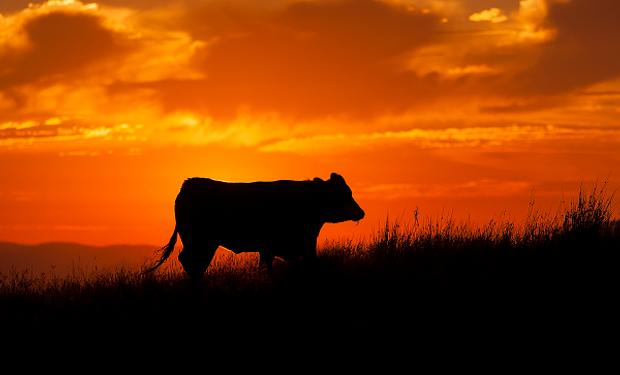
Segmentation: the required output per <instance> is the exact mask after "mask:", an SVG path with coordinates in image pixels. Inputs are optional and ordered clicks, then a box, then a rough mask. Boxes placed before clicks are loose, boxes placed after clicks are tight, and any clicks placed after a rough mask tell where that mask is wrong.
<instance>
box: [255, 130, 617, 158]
mask: <svg viewBox="0 0 620 375" xmlns="http://www.w3.org/2000/svg"><path fill="white" fill-rule="evenodd" d="M601 139H605V140H606V143H608V144H610V145H618V144H620V129H615V128H611V129H607V128H577V127H571V126H553V125H547V126H536V125H522V126H519V125H512V126H503V127H500V126H492V127H465V128H445V129H419V128H415V129H410V130H402V131H387V132H376V133H363V134H344V133H336V134H317V135H313V136H309V137H300V138H289V139H284V140H279V141H276V142H272V143H267V144H265V145H262V146H260V148H259V149H260V150H261V151H263V152H291V153H300V154H324V153H343V152H348V151H352V150H355V149H368V148H376V147H393V146H397V145H403V144H406V145H413V146H416V147H417V148H434V149H445V148H463V147H475V148H490V147H500V146H511V147H517V148H527V147H528V145H531V144H539V145H540V144H542V142H556V143H557V142H559V143H560V144H562V143H563V144H569V143H571V142H577V143H581V146H580V147H584V145H589V146H591V145H593V144H596V145H597V147H600V146H602V143H601V141H600V140H601ZM586 147H587V146H586Z"/></svg>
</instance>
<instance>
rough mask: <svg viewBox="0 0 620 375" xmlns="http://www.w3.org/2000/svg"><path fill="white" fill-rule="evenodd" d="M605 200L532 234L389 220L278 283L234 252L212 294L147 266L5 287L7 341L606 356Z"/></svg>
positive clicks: (277, 270)
mask: <svg viewBox="0 0 620 375" xmlns="http://www.w3.org/2000/svg"><path fill="white" fill-rule="evenodd" d="M604 190H605V189H602V190H597V189H596V187H595V188H594V189H593V190H592V191H591V192H589V193H586V192H582V194H581V195H580V197H579V198H576V199H575V201H574V202H572V203H571V204H568V205H566V206H563V207H561V209H560V210H558V212H557V213H549V212H537V211H535V210H532V212H531V214H530V216H529V218H528V219H527V220H526V222H524V223H520V224H515V223H513V222H510V221H501V220H498V221H492V222H490V223H488V224H486V225H484V226H482V227H479V226H476V225H474V224H472V223H468V222H464V223H463V222H461V223H457V222H454V221H453V220H451V219H450V218H435V219H431V218H426V219H422V218H420V219H419V221H418V220H416V221H415V222H413V223H408V224H407V225H405V223H400V222H398V220H396V221H391V222H386V223H385V227H384V228H382V229H381V230H379V231H378V232H377V233H376V234H374V235H373V236H371V237H370V238H367V239H365V240H360V241H352V240H351V241H349V240H344V241H340V242H333V243H326V244H324V246H322V248H321V250H320V252H319V260H318V264H317V265H316V266H315V267H307V266H306V265H304V264H303V262H300V261H298V262H290V263H286V262H276V264H275V265H274V271H273V274H272V275H268V274H267V273H266V271H264V270H258V269H257V267H256V266H257V264H258V259H257V257H254V256H247V257H241V256H233V255H232V254H231V255H227V256H226V257H224V258H220V259H218V260H217V261H215V262H214V264H212V266H211V267H210V268H209V271H208V272H207V274H206V277H205V281H204V283H203V285H202V287H200V288H195V287H193V286H192V285H190V283H189V281H188V280H187V279H186V278H185V276H184V275H183V274H182V273H181V272H180V271H179V270H178V264H176V263H172V264H171V265H170V266H169V267H168V268H167V269H163V270H161V271H157V272H155V273H154V274H148V275H141V274H140V268H141V267H140V266H138V265H136V266H135V268H131V267H126V268H123V269H116V270H113V271H97V272H95V273H92V274H88V275H85V274H83V273H82V272H80V270H76V271H75V272H74V273H73V274H72V275H70V276H69V277H67V278H62V279H58V278H49V277H44V276H42V275H33V274H31V273H27V272H25V273H13V274H10V275H6V274H5V275H0V329H1V332H2V334H3V338H4V339H5V341H6V340H9V341H10V340H13V339H16V340H19V339H20V338H21V339H22V340H25V341H27V342H31V343H36V342H39V341H38V340H37V339H36V337H46V338H48V339H53V340H61V341H62V340H63V338H64V339H66V340H68V341H66V342H72V343H73V344H77V345H82V343H93V342H98V343H101V342H107V343H111V342H113V343H114V344H113V345H129V346H131V345H134V344H135V345H136V347H138V346H140V345H143V344H144V343H147V344H148V343H149V342H150V343H151V345H153V346H161V348H160V349H159V350H161V353H162V355H165V352H166V350H167V349H166V347H167V346H175V347H178V346H181V345H190V346H191V345H205V348H207V347H213V346H218V347H226V348H230V350H233V351H238V352H239V353H242V352H244V351H248V350H254V351H255V350H260V349H265V350H271V349H273V350H276V351H282V350H284V351H295V350H296V348H300V347H302V346H303V347H305V348H307V347H312V348H314V350H315V351H316V355H319V354H320V353H324V352H327V351H329V350H330V348H331V349H334V348H344V347H352V346H358V347H365V348H374V347H377V348H380V347H385V346H398V347H400V348H409V349H410V350H414V349H413V348H414V347H415V346H416V345H417V346H423V347H425V348H426V350H433V348H436V349H437V350H438V351H440V352H441V351H442V350H445V347H446V346H453V347H457V348H461V350H473V351H476V350H479V351H481V354H484V352H485V351H486V350H489V349H490V348H493V347H494V348H495V349H500V348H504V347H510V348H512V349H510V350H517V349H515V348H519V350H525V351H543V352H544V351H545V350H551V349H552V348H557V347H558V345H562V346H566V347H571V348H573V349H574V348H581V347H582V346H583V347H595V346H597V345H602V344H601V343H602V342H603V341H601V340H606V339H607V338H610V336H612V335H614V332H615V328H613V327H614V326H615V324H612V323H616V322H617V320H618V316H617V311H618V310H617V309H616V307H615V304H616V302H617V300H618V285H620V283H619V280H618V279H619V277H618V275H619V272H618V253H619V251H620V227H619V225H618V224H619V223H618V221H617V220H615V221H614V220H612V212H611V210H610V202H611V198H607V197H605V191H604ZM532 206H533V204H532ZM142 267H144V265H142ZM163 338H166V340H164V339H163ZM612 339H613V340H614V341H615V340H616V338H615V337H614V338H612ZM192 343H194V344H192ZM274 343H277V344H274ZM85 345H86V344H85ZM273 345H277V348H278V349H276V346H273ZM477 345H482V346H479V347H478V346H477ZM602 346H603V347H608V346H606V345H602ZM429 348H430V349H429ZM478 348H479V349H478ZM608 348H609V347H608ZM336 350H337V349H336Z"/></svg>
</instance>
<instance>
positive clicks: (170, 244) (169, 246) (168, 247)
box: [142, 226, 178, 274]
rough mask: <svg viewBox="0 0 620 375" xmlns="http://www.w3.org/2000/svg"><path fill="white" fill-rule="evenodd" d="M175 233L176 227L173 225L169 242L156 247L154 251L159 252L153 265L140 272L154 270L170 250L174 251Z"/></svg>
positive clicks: (166, 257) (163, 260)
mask: <svg viewBox="0 0 620 375" xmlns="http://www.w3.org/2000/svg"><path fill="white" fill-rule="evenodd" d="M177 234H178V231H177V227H176V226H175V227H174V233H172V237H170V242H168V244H167V245H166V246H164V247H162V248H160V249H157V251H156V253H158V254H160V258H159V260H158V261H157V263H156V264H155V265H154V266H153V267H150V268H148V269H147V270H146V271H144V272H142V273H143V274H145V273H149V272H153V271H155V270H156V269H157V268H158V267H159V266H161V265H162V264H163V263H164V262H165V261H166V259H168V257H169V256H170V254H172V252H173V251H174V245H176V243H177Z"/></svg>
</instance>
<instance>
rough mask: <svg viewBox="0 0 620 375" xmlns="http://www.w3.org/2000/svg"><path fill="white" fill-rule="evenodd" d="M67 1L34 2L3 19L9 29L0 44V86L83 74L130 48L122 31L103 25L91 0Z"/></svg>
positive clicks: (46, 81) (45, 81)
mask: <svg viewBox="0 0 620 375" xmlns="http://www.w3.org/2000/svg"><path fill="white" fill-rule="evenodd" d="M68 4H69V5H71V6H69V5H68V6H61V5H57V4H56V3H55V2H49V3H45V4H44V5H43V6H39V7H34V6H33V7H32V8H31V9H28V10H26V11H24V12H22V13H21V14H19V15H17V16H15V17H13V18H14V19H13V20H12V21H13V22H12V23H11V24H10V25H8V26H7V25H5V29H6V31H5V32H7V33H8V34H9V35H8V38H7V39H6V40H5V43H3V44H4V45H3V46H2V48H1V49H0V90H6V89H9V88H12V87H15V86H19V85H24V84H45V85H49V84H51V83H54V82H59V81H63V82H66V80H71V79H74V78H76V77H78V76H80V75H84V74H87V73H86V70H87V68H89V67H93V66H95V65H99V66H101V65H104V66H105V63H111V62H112V63H116V64H118V63H120V62H121V61H120V60H122V57H123V56H124V55H126V54H127V53H128V52H129V51H130V50H131V48H132V45H131V42H130V40H129V39H128V38H127V36H126V34H124V33H122V32H119V31H116V30H113V29H112V28H110V27H109V26H108V25H106V24H105V19H104V18H103V17H101V16H100V15H99V14H97V13H96V12H94V6H92V4H91V5H82V4H81V3H74V2H69V3H68ZM15 40H18V41H21V42H20V43H15ZM107 68H109V67H107ZM88 73H89V74H92V73H93V72H92V71H91V72H88Z"/></svg>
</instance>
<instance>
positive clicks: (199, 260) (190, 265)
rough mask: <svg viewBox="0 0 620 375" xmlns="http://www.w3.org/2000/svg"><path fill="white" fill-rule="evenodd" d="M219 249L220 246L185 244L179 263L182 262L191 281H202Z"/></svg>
mask: <svg viewBox="0 0 620 375" xmlns="http://www.w3.org/2000/svg"><path fill="white" fill-rule="evenodd" d="M217 248H218V245H206V244H204V243H189V244H183V250H182V251H181V253H180V254H179V262H181V265H182V266H183V269H184V270H185V272H186V273H187V275H188V276H189V277H190V279H192V280H194V281H201V280H202V278H203V276H204V273H205V271H206V270H207V268H208V267H209V263H211V259H213V256H214V255H215V251H216V250H217Z"/></svg>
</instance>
